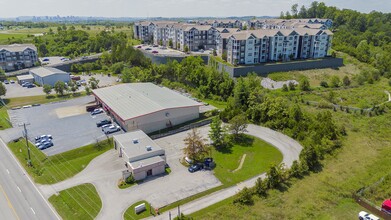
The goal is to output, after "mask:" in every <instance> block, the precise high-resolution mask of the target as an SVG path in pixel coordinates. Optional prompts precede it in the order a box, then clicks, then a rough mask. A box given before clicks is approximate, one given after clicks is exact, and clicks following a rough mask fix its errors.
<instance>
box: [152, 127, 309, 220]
mask: <svg viewBox="0 0 391 220" xmlns="http://www.w3.org/2000/svg"><path fill="white" fill-rule="evenodd" d="M247 130H248V134H250V135H253V136H255V137H258V138H261V139H263V140H265V141H266V142H268V143H270V144H272V145H273V146H275V147H276V148H277V149H278V150H280V151H281V153H282V154H283V157H284V158H283V161H282V162H283V163H284V164H285V165H286V166H287V167H288V168H289V167H290V166H292V163H293V161H295V160H299V155H300V152H301V150H302V149H303V148H302V146H301V145H300V144H299V143H298V142H297V141H295V140H293V139H292V138H290V137H288V136H286V135H284V134H282V133H279V132H277V131H273V130H271V129H269V128H265V127H261V126H257V125H249V126H248V128H247ZM265 176H266V174H265V173H263V174H261V175H258V176H256V177H253V178H251V179H248V180H246V181H243V182H241V183H239V184H237V185H235V186H232V187H229V188H226V189H222V190H219V191H217V192H214V193H212V194H209V195H207V196H204V197H201V198H199V199H197V200H194V201H191V202H189V203H186V204H185V205H182V206H181V208H180V209H181V212H182V213H184V214H186V215H188V214H191V213H193V212H196V211H199V210H202V209H204V208H206V207H208V206H211V205H213V204H216V203H218V202H220V201H222V200H224V199H227V198H229V197H232V196H234V195H235V194H236V193H238V192H239V191H240V190H242V189H243V188H244V187H252V186H254V185H255V182H256V181H257V179H258V178H265ZM169 212H171V213H178V212H177V209H172V210H169V211H167V212H165V213H163V214H161V215H158V216H156V217H154V218H153V217H151V218H149V219H159V220H160V219H161V220H166V219H169ZM175 215H176V214H173V216H172V218H174V217H175Z"/></svg>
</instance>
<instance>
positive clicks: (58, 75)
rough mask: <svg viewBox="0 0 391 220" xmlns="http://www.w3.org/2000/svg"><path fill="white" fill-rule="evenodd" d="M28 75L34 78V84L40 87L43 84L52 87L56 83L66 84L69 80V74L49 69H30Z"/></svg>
mask: <svg viewBox="0 0 391 220" xmlns="http://www.w3.org/2000/svg"><path fill="white" fill-rule="evenodd" d="M30 74H31V75H33V76H34V80H35V82H37V83H38V84H39V85H41V86H43V85H45V84H48V85H51V86H54V84H55V83H56V82H57V81H63V82H65V83H68V82H69V81H70V80H71V77H70V76H69V73H67V72H64V71H62V70H59V69H56V68H51V67H40V68H37V69H32V70H30Z"/></svg>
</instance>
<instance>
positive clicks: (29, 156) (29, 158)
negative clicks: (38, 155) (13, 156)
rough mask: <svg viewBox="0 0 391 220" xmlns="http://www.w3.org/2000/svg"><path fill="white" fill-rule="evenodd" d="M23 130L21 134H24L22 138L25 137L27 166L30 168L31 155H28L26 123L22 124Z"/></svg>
mask: <svg viewBox="0 0 391 220" xmlns="http://www.w3.org/2000/svg"><path fill="white" fill-rule="evenodd" d="M23 128H24V131H23V134H24V137H25V139H26V148H27V154H28V161H27V165H28V166H30V167H31V166H32V165H31V155H30V147H29V141H28V138H27V128H26V123H23Z"/></svg>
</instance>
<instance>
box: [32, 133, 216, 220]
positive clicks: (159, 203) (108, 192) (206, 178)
mask: <svg viewBox="0 0 391 220" xmlns="http://www.w3.org/2000/svg"><path fill="white" fill-rule="evenodd" d="M208 130H209V127H203V128H201V129H200V131H202V133H204V134H206V133H208ZM186 136H187V132H182V133H179V134H176V135H172V136H169V137H165V138H161V139H158V140H155V141H156V143H157V144H159V145H160V146H161V147H162V148H163V149H165V150H166V155H167V163H168V164H169V165H170V168H171V170H172V172H171V173H170V174H169V175H163V176H157V177H152V178H148V179H147V180H145V181H144V182H142V183H140V184H138V185H135V186H132V187H130V188H128V189H123V190H121V189H119V188H118V187H117V183H118V180H119V179H120V178H121V175H122V174H121V171H122V170H124V169H125V166H124V161H123V159H122V158H119V157H118V152H117V151H115V150H110V151H108V152H107V153H105V154H103V155H101V156H99V157H97V158H95V159H94V160H93V161H91V163H90V164H89V165H88V166H87V167H86V169H84V170H83V171H82V172H81V173H79V174H77V175H76V176H74V177H73V178H71V179H68V180H65V181H63V182H60V183H57V184H54V185H41V186H39V188H40V189H41V191H42V192H43V194H44V196H45V197H46V198H49V197H50V196H51V195H53V194H55V193H56V192H58V191H61V190H64V189H67V188H70V187H73V186H77V185H80V184H83V183H92V184H94V185H95V187H96V189H97V191H98V193H99V195H100V197H101V199H102V203H103V207H102V210H101V212H100V213H99V215H98V217H97V219H122V215H123V212H125V210H126V209H127V208H128V207H129V206H130V205H132V204H134V203H135V202H138V201H141V200H147V201H149V202H150V203H151V204H152V206H154V207H163V206H165V205H168V204H170V203H173V202H175V201H178V200H181V199H184V198H187V197H189V196H191V195H194V194H197V193H200V192H203V191H206V190H208V189H211V188H214V187H217V186H220V185H221V183H220V181H219V180H218V179H217V178H216V177H215V176H214V175H213V173H212V172H211V171H199V172H195V173H190V172H189V171H187V168H186V167H184V166H183V165H182V164H180V162H179V159H180V158H181V157H183V153H182V150H181V149H182V148H183V146H184V143H183V139H184V138H185V137H186Z"/></svg>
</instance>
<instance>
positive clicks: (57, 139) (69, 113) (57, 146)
mask: <svg viewBox="0 0 391 220" xmlns="http://www.w3.org/2000/svg"><path fill="white" fill-rule="evenodd" d="M93 101H94V97H93V96H87V97H82V98H78V99H73V100H69V101H66V102H60V103H51V104H45V105H41V106H36V107H31V108H24V109H23V108H22V109H17V110H9V116H10V119H11V122H12V124H13V126H14V127H20V126H22V125H23V123H26V124H27V129H28V135H29V139H30V140H31V141H32V142H34V137H36V136H40V135H45V134H50V135H52V136H53V144H54V146H53V147H50V148H48V149H45V150H43V152H44V153H45V154H47V155H49V156H50V155H55V154H58V153H62V152H65V151H69V150H72V149H75V148H79V147H81V146H85V145H87V144H91V143H95V142H96V141H97V140H103V139H106V138H107V137H106V135H105V134H104V133H103V132H102V130H101V128H98V127H96V122H98V121H100V120H102V119H107V118H109V117H108V116H106V114H105V113H102V114H99V115H95V116H91V114H90V113H88V112H86V108H85V106H86V105H88V103H91V102H93ZM121 132H122V131H120V132H116V133H114V134H119V133H121ZM110 136H111V135H110Z"/></svg>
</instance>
